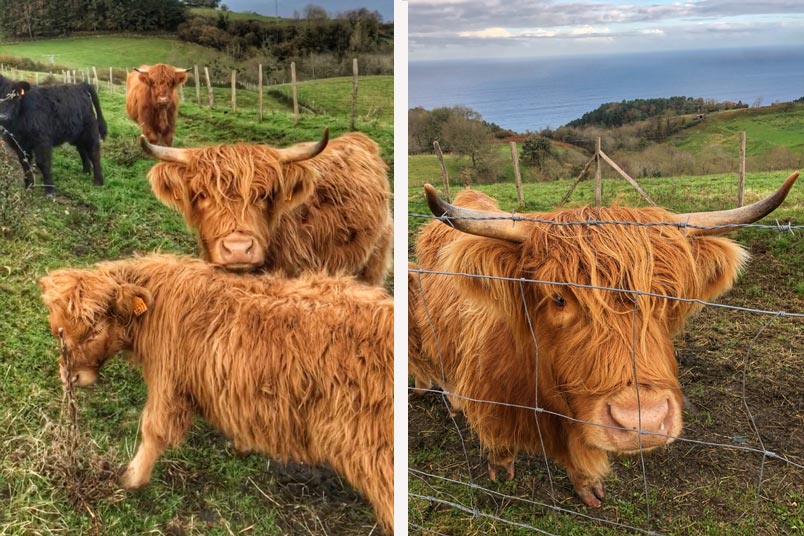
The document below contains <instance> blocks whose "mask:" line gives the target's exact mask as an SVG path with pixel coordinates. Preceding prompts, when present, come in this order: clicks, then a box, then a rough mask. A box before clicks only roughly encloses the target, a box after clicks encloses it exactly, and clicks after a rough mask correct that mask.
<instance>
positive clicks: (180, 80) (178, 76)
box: [175, 71, 187, 86]
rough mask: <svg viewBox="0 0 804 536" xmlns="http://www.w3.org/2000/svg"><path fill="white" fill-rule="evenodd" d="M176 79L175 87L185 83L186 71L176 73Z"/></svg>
mask: <svg viewBox="0 0 804 536" xmlns="http://www.w3.org/2000/svg"><path fill="white" fill-rule="evenodd" d="M175 76H176V78H175V80H176V85H177V86H180V85H182V84H183V83H185V82H186V81H187V72H186V71H176V74H175Z"/></svg>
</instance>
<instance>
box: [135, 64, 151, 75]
mask: <svg viewBox="0 0 804 536" xmlns="http://www.w3.org/2000/svg"><path fill="white" fill-rule="evenodd" d="M148 69H149V67H148V66H147V65H140V66H139V67H134V70H135V71H137V72H138V73H147V72H148Z"/></svg>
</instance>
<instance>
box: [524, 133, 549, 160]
mask: <svg viewBox="0 0 804 536" xmlns="http://www.w3.org/2000/svg"><path fill="white" fill-rule="evenodd" d="M552 156H553V144H552V142H551V141H550V140H549V139H547V138H546V137H544V136H541V135H539V134H531V135H530V136H528V137H527V138H526V139H525V142H524V143H523V144H522V160H523V161H525V162H527V163H528V164H531V165H534V166H536V167H538V168H539V169H541V168H543V167H544V164H545V162H547V160H548V159H549V158H551V157H552Z"/></svg>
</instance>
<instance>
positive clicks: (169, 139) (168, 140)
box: [162, 132, 173, 147]
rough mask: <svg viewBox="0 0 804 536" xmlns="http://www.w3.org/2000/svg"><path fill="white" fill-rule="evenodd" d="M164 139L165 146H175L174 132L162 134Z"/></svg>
mask: <svg viewBox="0 0 804 536" xmlns="http://www.w3.org/2000/svg"><path fill="white" fill-rule="evenodd" d="M162 141H163V142H164V144H165V147H173V133H172V132H165V133H164V134H162Z"/></svg>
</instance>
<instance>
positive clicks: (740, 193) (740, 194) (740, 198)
mask: <svg viewBox="0 0 804 536" xmlns="http://www.w3.org/2000/svg"><path fill="white" fill-rule="evenodd" d="M744 190H745V130H743V131H742V132H740V176H739V178H738V179H737V206H738V207H741V206H743V193H744Z"/></svg>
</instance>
